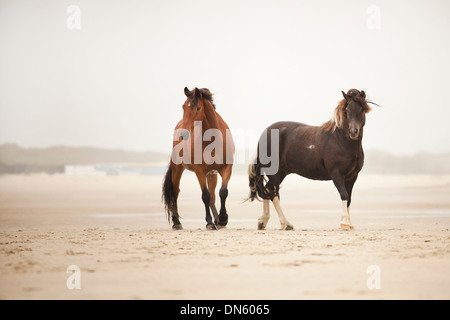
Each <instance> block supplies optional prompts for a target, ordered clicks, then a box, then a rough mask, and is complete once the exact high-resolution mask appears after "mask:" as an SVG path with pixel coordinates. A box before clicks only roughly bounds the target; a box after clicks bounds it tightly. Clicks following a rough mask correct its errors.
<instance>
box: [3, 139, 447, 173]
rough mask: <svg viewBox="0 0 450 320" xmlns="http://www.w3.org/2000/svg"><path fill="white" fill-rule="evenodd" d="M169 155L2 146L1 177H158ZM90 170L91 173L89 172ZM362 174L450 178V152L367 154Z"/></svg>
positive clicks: (237, 169)
mask: <svg viewBox="0 0 450 320" xmlns="http://www.w3.org/2000/svg"><path fill="white" fill-rule="evenodd" d="M168 162H169V155H168V154H166V153H163V152H158V151H141V152H139V151H127V150H121V149H103V148H95V147H67V146H55V147H48V148H23V147H20V146H18V145H16V144H3V145H0V175H1V174H33V173H48V174H58V173H59V174H66V173H68V171H70V170H72V171H74V170H75V171H76V170H77V168H79V169H80V170H91V171H105V172H106V174H107V175H118V174H125V173H127V174H137V175H157V174H160V173H161V172H163V171H164V170H165V168H166V167H167V164H168ZM88 167H90V169H88ZM247 167H248V163H236V164H235V165H234V169H233V171H234V173H246V172H247ZM362 172H363V173H371V174H450V152H449V153H439V154H432V153H426V152H421V153H417V154H415V155H412V156H396V155H393V154H391V153H389V152H386V151H381V150H367V151H365V163H364V168H363V171H362Z"/></svg>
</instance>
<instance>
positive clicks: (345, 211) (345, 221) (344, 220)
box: [341, 200, 353, 230]
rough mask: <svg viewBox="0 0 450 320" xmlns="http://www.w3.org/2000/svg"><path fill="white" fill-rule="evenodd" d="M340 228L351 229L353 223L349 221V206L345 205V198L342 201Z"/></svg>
mask: <svg viewBox="0 0 450 320" xmlns="http://www.w3.org/2000/svg"><path fill="white" fill-rule="evenodd" d="M341 229H346V230H352V229H353V225H352V223H351V222H350V208H348V207H347V200H343V201H342V215H341Z"/></svg>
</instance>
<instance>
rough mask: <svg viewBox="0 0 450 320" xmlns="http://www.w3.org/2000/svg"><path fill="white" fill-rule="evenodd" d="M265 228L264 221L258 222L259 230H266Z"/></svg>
mask: <svg viewBox="0 0 450 320" xmlns="http://www.w3.org/2000/svg"><path fill="white" fill-rule="evenodd" d="M264 229H265V227H264V222H262V221H261V222H260V223H258V230H264Z"/></svg>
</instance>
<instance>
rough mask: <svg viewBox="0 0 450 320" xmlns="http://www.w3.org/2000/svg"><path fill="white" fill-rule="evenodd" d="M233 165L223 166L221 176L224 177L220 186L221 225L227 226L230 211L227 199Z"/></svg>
mask: <svg viewBox="0 0 450 320" xmlns="http://www.w3.org/2000/svg"><path fill="white" fill-rule="evenodd" d="M231 168H232V167H231V165H229V166H227V167H225V168H223V169H222V170H221V171H220V176H221V177H222V186H221V187H220V191H219V196H220V213H219V226H220V227H225V226H226V225H227V224H228V213H227V208H226V207H225V201H226V200H227V197H228V181H230V178H231V170H232V169H231Z"/></svg>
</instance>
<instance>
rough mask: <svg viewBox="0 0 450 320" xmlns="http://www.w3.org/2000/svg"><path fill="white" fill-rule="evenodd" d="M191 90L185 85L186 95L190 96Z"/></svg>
mask: <svg viewBox="0 0 450 320" xmlns="http://www.w3.org/2000/svg"><path fill="white" fill-rule="evenodd" d="M190 93H191V92H190V91H189V89H188V88H187V87H184V94H185V95H186V97H189V94H190Z"/></svg>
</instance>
